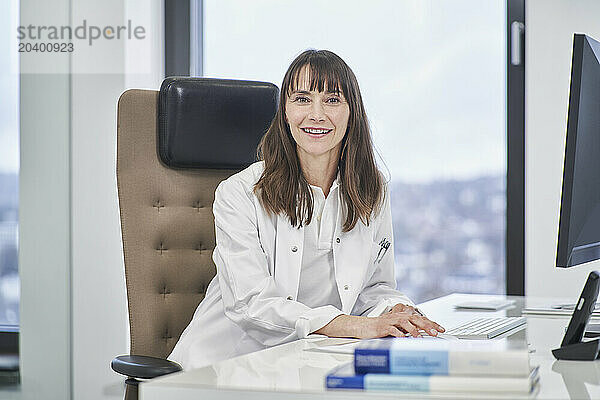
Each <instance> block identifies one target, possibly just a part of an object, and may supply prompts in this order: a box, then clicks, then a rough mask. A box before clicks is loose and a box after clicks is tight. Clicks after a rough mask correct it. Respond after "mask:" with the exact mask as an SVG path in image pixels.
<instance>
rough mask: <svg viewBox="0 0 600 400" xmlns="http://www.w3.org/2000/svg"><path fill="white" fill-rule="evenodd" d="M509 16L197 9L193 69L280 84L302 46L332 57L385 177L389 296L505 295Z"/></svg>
mask: <svg viewBox="0 0 600 400" xmlns="http://www.w3.org/2000/svg"><path fill="white" fill-rule="evenodd" d="M505 9H506V4H505V3H503V2H496V1H492V0H487V1H481V0H470V1H464V2H455V1H450V0H448V1H441V0H440V1H418V2H413V1H391V0H389V1H378V2H369V3H365V2H348V1H341V0H337V1H328V2H322V1H314V0H313V1H304V2H284V3H282V2H279V1H276V0H263V1H261V2H259V3H256V2H244V1H234V0H218V1H217V0H205V1H204V9H203V18H204V21H203V33H204V35H203V51H202V61H203V73H204V76H207V77H222V78H237V79H250V80H264V81H269V82H273V83H276V84H277V85H280V84H281V80H282V78H283V74H284V72H285V69H286V68H287V66H288V65H289V63H290V62H291V60H292V59H293V58H294V57H295V56H296V55H297V54H299V53H300V52H301V51H303V50H305V49H306V48H319V49H329V50H332V51H334V52H336V53H337V54H338V55H340V56H341V57H342V58H343V59H344V60H345V61H346V62H347V63H348V64H349V65H350V67H351V68H352V69H353V70H354V72H355V74H356V75H357V77H358V80H359V83H360V86H361V92H362V94H363V99H364V103H365V106H366V108H367V115H368V116H369V118H370V123H371V127H372V131H373V135H374V140H375V144H376V146H377V148H378V151H379V153H380V155H381V163H380V167H381V168H382V169H383V170H384V172H387V173H388V175H389V176H390V177H391V182H390V187H391V190H392V213H393V218H394V236H395V258H396V269H397V280H398V287H399V289H400V290H402V291H404V292H406V293H407V294H408V295H409V296H410V297H411V298H412V299H413V300H415V301H417V302H421V301H425V300H428V299H431V298H434V297H438V296H442V295H445V294H448V293H451V292H471V293H504V292H505V250H504V249H505V232H506V228H505V219H506V127H505V115H506V113H505V103H506V89H505V87H506V76H505V60H506V50H505V46H506V44H505V43H506V41H505V37H506V30H505V20H506V18H505V17H506V14H505ZM367 15H368V16H369V18H365V16H367ZM193 17H194V16H192V18H193ZM192 53H193V52H192Z"/></svg>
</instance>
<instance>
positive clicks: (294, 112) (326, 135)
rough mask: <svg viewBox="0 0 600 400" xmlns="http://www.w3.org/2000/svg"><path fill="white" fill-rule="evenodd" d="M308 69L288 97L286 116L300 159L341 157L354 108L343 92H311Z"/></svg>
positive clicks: (302, 73)
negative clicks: (341, 148)
mask: <svg viewBox="0 0 600 400" xmlns="http://www.w3.org/2000/svg"><path fill="white" fill-rule="evenodd" d="M306 70H307V68H304V69H303V70H302V71H300V75H299V77H298V87H297V88H296V89H295V90H293V91H292V92H291V93H290V95H289V96H288V98H287V100H286V104H285V116H286V120H287V122H288V124H289V126H290V131H291V132H292V136H293V137H294V140H295V141H296V145H297V151H298V156H299V157H301V158H305V156H307V155H310V156H312V157H313V158H314V157H317V156H323V155H333V156H336V157H338V156H339V151H340V147H341V142H342V139H343V138H344V135H345V134H346V128H347V126H348V117H349V116H350V108H349V107H348V103H347V102H346V99H345V98H344V95H343V94H342V93H341V92H340V93H334V92H328V91H327V88H325V90H324V91H323V92H317V91H315V90H310V79H309V76H308V74H307V73H306Z"/></svg>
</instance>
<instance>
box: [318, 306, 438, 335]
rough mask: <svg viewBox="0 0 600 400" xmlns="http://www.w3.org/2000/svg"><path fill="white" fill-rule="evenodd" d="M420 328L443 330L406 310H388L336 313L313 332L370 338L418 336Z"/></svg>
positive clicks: (434, 333)
mask: <svg viewBox="0 0 600 400" xmlns="http://www.w3.org/2000/svg"><path fill="white" fill-rule="evenodd" d="M420 329H422V330H424V331H425V332H427V333H428V334H429V335H431V336H436V335H437V333H438V332H443V331H444V328H442V327H441V326H440V325H438V324H436V323H435V322H433V321H431V320H429V319H428V318H426V317H423V316H421V315H418V314H415V313H412V312H408V311H407V312H388V313H384V314H382V315H380V316H378V317H358V316H353V315H338V316H337V317H335V318H334V319H332V320H331V321H330V322H329V323H328V324H327V325H325V326H324V327H322V328H321V329H319V330H317V331H315V332H314V333H318V334H321V335H327V336H330V337H354V338H357V339H372V338H380V337H386V336H395V337H404V336H406V333H408V334H410V335H411V336H414V337H420V336H421V334H420V333H419V330H420Z"/></svg>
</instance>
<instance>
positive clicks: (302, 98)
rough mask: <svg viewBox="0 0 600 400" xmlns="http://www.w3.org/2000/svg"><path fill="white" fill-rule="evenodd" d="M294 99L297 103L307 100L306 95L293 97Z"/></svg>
mask: <svg viewBox="0 0 600 400" xmlns="http://www.w3.org/2000/svg"><path fill="white" fill-rule="evenodd" d="M294 101H296V102H298V103H306V102H308V97H304V96H298V97H296V98H295V99H294Z"/></svg>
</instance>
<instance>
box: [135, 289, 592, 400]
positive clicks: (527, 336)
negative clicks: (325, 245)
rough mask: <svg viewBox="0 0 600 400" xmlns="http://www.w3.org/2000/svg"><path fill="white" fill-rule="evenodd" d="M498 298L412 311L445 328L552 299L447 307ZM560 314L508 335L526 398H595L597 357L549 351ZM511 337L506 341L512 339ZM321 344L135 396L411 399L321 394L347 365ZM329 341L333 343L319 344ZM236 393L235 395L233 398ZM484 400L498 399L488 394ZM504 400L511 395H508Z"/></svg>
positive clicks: (158, 385) (557, 336)
mask: <svg viewBox="0 0 600 400" xmlns="http://www.w3.org/2000/svg"><path fill="white" fill-rule="evenodd" d="M484 298H504V296H481V295H466V294H452V295H449V296H445V297H441V298H439V299H435V300H431V301H428V302H426V303H423V304H421V305H420V306H419V307H420V308H421V309H422V310H423V311H424V312H425V313H426V314H427V315H428V316H429V317H430V318H431V319H433V320H435V321H437V322H439V323H441V324H442V325H443V326H444V327H445V328H447V329H448V328H452V327H454V326H457V325H460V324H461V323H463V322H466V321H468V320H471V319H473V318H476V317H481V316H490V317H495V316H520V315H521V309H522V308H523V307H524V306H538V305H542V304H548V303H549V302H552V303H554V302H556V301H557V300H556V299H554V300H548V299H529V298H527V299H525V298H522V297H513V298H514V299H515V300H517V302H516V306H515V307H513V308H509V309H505V310H500V311H493V312H485V311H483V312H482V311H456V310H454V308H453V306H454V304H457V303H459V302H462V301H465V300H473V299H484ZM568 321H569V318H568V317H548V316H532V315H529V316H527V328H526V329H525V330H521V331H519V332H518V333H516V334H514V335H517V336H522V340H526V341H527V343H528V344H529V348H530V352H531V363H532V365H538V364H539V365H540V383H539V385H538V389H537V390H536V392H534V393H533V394H532V395H530V396H529V398H540V399H569V398H571V399H594V398H595V399H600V360H597V361H594V362H575V361H556V360H555V359H554V357H553V356H552V353H551V349H553V348H556V347H558V346H559V344H560V342H561V340H562V336H563V334H564V328H565V327H566V326H567V324H568ZM514 335H513V336H511V340H512V339H514V338H515V336H514ZM322 340H323V339H304V340H298V341H295V342H292V343H287V344H284V345H281V346H277V347H273V348H270V349H266V350H262V351H259V352H256V353H251V354H246V355H244V356H240V357H236V358H233V359H230V360H225V361H221V362H218V363H216V364H214V365H212V366H209V367H204V368H200V369H196V370H192V371H186V372H181V373H177V374H172V375H169V376H165V377H162V378H156V379H153V380H151V381H148V382H145V383H143V384H141V386H140V399H142V400H158V399H161V400H162V399H169V400H178V399H182V400H183V399H198V398H210V399H236V400H237V399H240V398H243V399H244V400H254V399H261V400H263V399H325V398H327V399H352V398H364V399H389V398H391V397H396V398H397V397H410V398H414V397H415V394H414V393H412V394H406V395H404V394H402V393H397V392H394V393H388V392H360V391H359V392H348V391H343V392H340V391H327V390H326V389H325V384H324V382H325V376H326V375H327V373H328V372H329V371H330V370H331V369H332V368H334V367H336V366H338V365H340V364H343V363H346V362H350V361H352V355H350V354H334V353H322V352H316V351H311V350H310V349H313V348H315V347H317V346H318V344H317V343H318V342H321V343H322ZM326 340H335V339H326ZM241 392H242V393H241ZM420 396H422V397H424V398H446V399H447V398H489V397H485V396H482V395H466V394H460V395H457V394H454V395H452V394H442V395H439V394H436V395H429V394H427V395H420ZM491 397H492V398H502V396H499V395H493V396H491ZM506 398H514V395H510V396H507V397H506Z"/></svg>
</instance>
